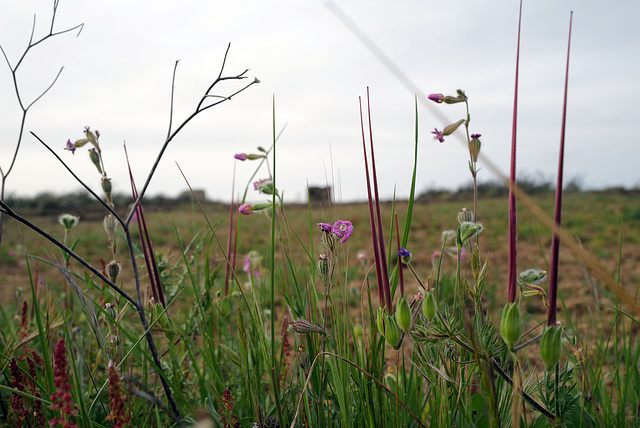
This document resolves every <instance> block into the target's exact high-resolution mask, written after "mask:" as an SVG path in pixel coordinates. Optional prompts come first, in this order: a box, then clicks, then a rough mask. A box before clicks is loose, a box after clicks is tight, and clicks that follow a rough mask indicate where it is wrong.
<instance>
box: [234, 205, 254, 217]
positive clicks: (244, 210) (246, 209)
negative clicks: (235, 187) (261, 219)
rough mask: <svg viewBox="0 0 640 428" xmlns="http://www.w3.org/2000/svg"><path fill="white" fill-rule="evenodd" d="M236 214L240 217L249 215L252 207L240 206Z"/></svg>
mask: <svg viewBox="0 0 640 428" xmlns="http://www.w3.org/2000/svg"><path fill="white" fill-rule="evenodd" d="M238 212H239V213H240V214H242V215H249V214H251V213H252V212H253V207H252V206H251V205H250V204H242V205H240V206H239V207H238Z"/></svg>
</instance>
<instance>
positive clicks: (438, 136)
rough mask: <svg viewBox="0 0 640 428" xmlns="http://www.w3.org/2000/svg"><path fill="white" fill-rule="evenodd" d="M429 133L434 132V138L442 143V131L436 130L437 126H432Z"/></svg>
mask: <svg viewBox="0 0 640 428" xmlns="http://www.w3.org/2000/svg"><path fill="white" fill-rule="evenodd" d="M431 133H432V134H434V137H433V138H434V139H436V140H438V141H440V142H441V143H444V134H443V133H442V131H438V128H434V129H433V131H431Z"/></svg>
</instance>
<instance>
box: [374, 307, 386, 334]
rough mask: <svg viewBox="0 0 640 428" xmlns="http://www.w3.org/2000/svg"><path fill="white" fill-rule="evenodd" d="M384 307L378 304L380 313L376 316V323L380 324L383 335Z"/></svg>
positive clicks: (379, 330)
mask: <svg viewBox="0 0 640 428" xmlns="http://www.w3.org/2000/svg"><path fill="white" fill-rule="evenodd" d="M384 316H385V313H384V309H382V308H381V307H380V306H378V315H377V317H376V325H377V326H378V333H380V335H381V336H382V337H385V336H384Z"/></svg>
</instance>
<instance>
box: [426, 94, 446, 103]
mask: <svg viewBox="0 0 640 428" xmlns="http://www.w3.org/2000/svg"><path fill="white" fill-rule="evenodd" d="M427 98H429V99H430V100H431V101H434V102H436V103H438V104H440V103H441V102H443V101H444V95H442V94H429V96H428V97H427Z"/></svg>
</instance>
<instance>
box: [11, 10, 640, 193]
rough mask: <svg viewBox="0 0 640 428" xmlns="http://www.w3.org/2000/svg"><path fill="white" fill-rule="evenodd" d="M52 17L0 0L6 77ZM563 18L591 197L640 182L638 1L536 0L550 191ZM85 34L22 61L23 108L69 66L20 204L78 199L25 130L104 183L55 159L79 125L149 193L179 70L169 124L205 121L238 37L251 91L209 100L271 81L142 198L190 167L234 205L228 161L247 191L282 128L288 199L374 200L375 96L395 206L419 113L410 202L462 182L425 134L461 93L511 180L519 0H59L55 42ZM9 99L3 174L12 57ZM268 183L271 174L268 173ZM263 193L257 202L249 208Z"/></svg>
mask: <svg viewBox="0 0 640 428" xmlns="http://www.w3.org/2000/svg"><path fill="white" fill-rule="evenodd" d="M52 5H53V2H47V1H43V0H38V1H36V0H25V1H16V0H0V44H1V45H2V47H3V48H4V50H5V53H6V54H7V57H8V58H9V61H10V63H11V65H12V66H15V64H16V62H17V60H18V58H19V57H20V55H22V52H23V51H24V48H25V46H26V44H27V43H28V40H29V35H30V32H31V27H32V22H33V16H34V14H35V15H36V16H37V20H36V29H35V36H34V38H35V39H38V38H40V37H42V36H43V35H45V34H47V32H48V30H49V27H50V20H51V11H52ZM571 11H573V33H572V45H571V59H570V70H569V91H568V92H569V99H568V109H567V128H566V153H565V173H564V175H565V179H566V180H569V179H578V180H580V181H581V182H582V184H583V185H584V186H585V187H588V188H605V187H610V186H625V187H632V186H640V168H638V167H637V164H638V160H640V145H639V144H638V143H639V141H638V138H639V137H638V136H639V135H640V120H639V117H638V111H639V109H638V103H637V100H638V99H639V98H640V97H639V96H640V86H639V85H638V83H637V76H638V75H640V55H639V53H640V52H639V51H638V46H640V26H638V25H637V24H636V19H637V17H638V16H640V2H631V1H623V0H613V1H610V2H607V3H606V4H605V3H602V2H597V1H594V0H582V1H578V0H568V1H558V0H535V1H532V0H529V1H526V0H525V1H524V4H523V17H522V19H523V21H522V33H521V52H520V58H521V62H520V91H519V104H518V133H517V141H518V150H517V164H518V174H519V176H533V175H535V174H542V175H543V176H544V177H545V178H548V179H550V180H554V181H555V174H556V170H557V162H558V147H559V141H560V133H561V117H562V103H563V93H564V76H565V67H566V54H567V40H568V30H569V18H570V12H571ZM347 22H349V23H347ZM81 23H83V24H84V27H83V28H82V31H81V33H80V34H79V35H78V34H77V31H75V32H70V33H66V34H62V35H59V36H56V37H54V38H51V39H49V40H47V41H45V42H43V43H42V44H41V45H39V46H36V47H35V48H33V49H32V50H31V51H30V52H29V54H28V56H27V57H26V58H25V60H24V62H23V63H22V64H21V66H20V68H19V69H18V73H17V75H18V86H19V89H20V92H21V94H22V96H23V97H24V100H25V102H26V103H29V102H31V101H32V100H33V99H34V98H35V97H37V96H38V95H39V94H40V93H41V92H42V91H43V89H45V88H47V87H48V86H49V85H50V83H51V82H52V81H53V79H54V78H55V76H56V74H57V73H58V71H59V69H60V68H61V67H64V69H63V71H62V73H61V75H60V77H59V78H58V80H57V81H56V83H55V85H54V86H53V87H52V89H51V90H50V91H49V92H48V93H47V94H46V95H45V96H44V97H42V98H41V99H40V100H39V101H38V102H37V103H35V104H34V105H33V106H32V107H31V108H30V110H29V112H28V116H27V121H26V124H25V131H26V133H25V136H24V138H23V141H22V145H21V147H20V151H19V153H18V157H17V161H16V164H15V166H14V169H13V170H12V172H11V174H10V175H9V176H8V177H7V180H6V192H7V193H8V194H13V195H16V196H33V195H36V194H38V193H40V192H43V191H53V192H58V193H66V192H70V191H75V190H77V189H78V188H79V185H78V183H77V182H76V181H75V180H74V179H73V178H72V177H71V176H70V174H69V173H68V172H67V171H66V170H65V169H64V167H63V166H62V165H61V164H60V163H59V162H58V161H57V160H56V159H55V158H54V157H53V156H52V155H51V153H49V152H48V151H47V150H46V149H45V148H44V147H43V146H42V145H41V144H40V143H39V142H38V141H37V140H36V139H35V138H33V137H32V136H31V135H30V134H29V131H32V132H34V133H36V134H37V135H38V136H39V137H40V138H41V139H42V140H44V141H45V142H46V143H47V144H49V145H50V146H51V147H53V148H54V149H55V150H56V151H57V153H58V154H59V155H60V156H61V157H62V158H63V159H64V161H65V162H66V163H67V164H68V165H69V167H70V168H72V169H73V171H74V172H76V173H77V174H78V175H79V176H80V177H81V178H82V179H83V180H85V181H86V183H87V184H88V185H89V186H90V187H92V188H93V189H96V190H98V189H99V186H100V181H99V176H98V173H97V172H96V170H95V168H94V167H93V165H92V164H91V163H90V161H89V158H88V154H87V150H86V148H83V149H78V150H77V151H76V153H75V155H72V154H71V153H69V152H66V151H63V150H62V149H63V147H64V145H65V142H66V141H67V139H71V140H72V141H74V140H76V139H79V138H82V136H83V134H82V131H83V129H84V127H85V126H90V127H91V128H92V129H97V130H99V131H100V133H101V138H100V144H101V148H102V151H103V156H104V161H105V167H106V170H107V172H108V174H109V176H110V177H111V178H112V182H113V187H114V190H115V191H116V192H123V193H125V192H129V188H130V187H129V181H128V172H127V169H126V162H125V158H124V151H123V143H125V142H126V146H127V150H128V152H129V158H130V160H131V165H132V169H133V173H134V176H135V178H136V182H137V184H138V187H139V188H140V187H141V186H142V184H143V183H144V181H145V179H146V177H147V174H148V173H149V170H150V168H151V167H152V165H153V163H154V162H155V160H156V156H157V154H158V151H159V150H160V147H161V146H162V143H163V142H164V139H165V137H166V134H167V129H168V124H169V112H170V95H171V81H172V73H173V69H174V64H175V62H176V61H177V60H179V63H178V67H177V74H176V79H175V94H174V107H173V124H174V127H175V126H177V125H178V124H180V123H181V122H182V121H183V120H184V119H185V118H187V117H188V116H189V115H190V114H191V113H192V112H193V111H194V110H195V107H196V105H197V104H198V102H199V101H200V98H201V97H202V95H203V94H204V92H205V91H206V89H207V88H208V87H209V85H210V84H211V83H212V82H213V80H214V79H215V78H216V77H217V75H218V73H219V71H220V66H221V63H222V59H223V57H224V53H225V50H226V49H227V45H228V44H229V43H230V44H231V48H230V50H229V54H228V57H227V62H226V65H225V69H224V72H223V75H225V76H234V75H237V74H240V73H242V72H243V71H245V70H247V69H248V71H247V73H246V76H248V79H247V80H242V81H233V80H230V81H224V82H221V83H220V84H219V85H217V86H216V89H215V91H214V93H215V94H216V95H224V96H226V95H229V94H231V93H233V92H235V91H236V90H238V89H240V88H241V87H243V86H244V85H245V84H247V83H248V82H249V81H251V80H253V79H254V78H257V79H259V80H260V83H259V84H256V85H252V86H250V87H249V88H248V89H246V90H245V91H244V92H242V93H240V94H238V95H237V96H235V97H233V98H232V99H231V100H229V101H227V102H224V103H222V104H220V105H218V106H216V107H213V108H211V109H208V110H207V111H205V112H203V113H201V114H200V115H199V116H197V117H196V118H195V119H193V120H192V121H190V122H189V123H188V124H187V125H186V126H185V128H184V129H183V130H182V131H181V132H180V133H179V134H178V135H177V136H176V138H175V139H174V140H173V141H172V142H171V144H170V145H169V147H168V149H167V151H166V152H165V153H164V156H163V158H162V159H161V161H160V164H159V166H158V169H157V170H156V173H155V175H154V178H153V180H152V182H151V185H150V186H149V189H148V194H150V195H157V194H164V195H167V196H175V195H177V194H179V193H181V192H182V191H184V190H185V189H186V188H187V185H186V183H185V180H184V178H183V177H182V175H181V173H180V171H179V169H178V166H177V165H179V166H180V168H181V169H182V171H183V172H184V173H185V175H186V177H187V179H188V181H189V183H190V184H191V186H192V187H193V188H196V189H203V190H205V191H206V195H207V197H208V199H212V200H220V201H228V200H230V197H231V194H232V182H233V176H234V173H233V171H234V167H235V170H236V173H235V177H236V179H235V181H236V184H235V189H236V192H241V191H242V190H243V189H244V188H245V186H247V184H248V183H249V182H250V180H251V176H252V174H253V173H254V172H255V168H256V167H257V162H249V161H247V162H240V161H236V160H234V158H233V156H234V154H236V153H241V152H245V153H255V152H256V150H257V147H258V146H262V147H265V148H268V147H270V146H271V143H272V141H273V135H274V132H273V124H274V120H275V129H276V133H280V132H281V131H282V132H281V135H280V137H279V139H278V142H277V144H276V182H277V187H278V189H279V190H280V192H281V193H283V194H284V198H285V201H286V200H289V201H303V200H305V198H306V196H305V195H306V185H307V184H309V185H312V186H315V185H320V186H322V185H325V184H327V183H329V184H331V185H332V186H334V196H335V199H336V200H337V201H343V202H349V201H361V200H365V199H366V190H365V189H366V188H365V174H364V165H363V155H362V137H361V130H360V116H359V98H360V97H362V99H363V100H366V93H367V88H369V91H370V102H371V120H372V126H373V135H374V144H375V148H376V161H377V168H378V180H379V187H380V193H381V197H382V198H383V199H388V198H391V197H392V195H393V194H394V191H395V192H396V195H397V197H399V198H406V197H407V196H408V194H409V190H410V183H411V171H412V167H413V152H414V143H415V126H416V104H417V112H418V114H417V122H418V173H417V180H416V186H417V192H418V193H419V192H421V191H424V190H427V189H429V188H449V189H455V188H457V187H458V186H460V185H464V184H467V183H469V182H470V174H469V171H468V165H467V160H468V152H467V149H466V147H465V146H464V145H463V144H461V140H460V139H458V138H447V140H446V141H445V142H444V143H439V142H437V141H435V140H434V139H433V135H432V134H430V131H432V130H433V129H434V128H438V129H442V128H443V127H444V126H445V125H447V124H448V123H451V122H455V121H457V120H458V119H461V118H464V116H465V110H464V105H463V104H455V105H438V104H435V103H430V102H429V101H428V100H426V95H427V94H429V93H444V94H454V93H455V91H456V89H458V88H461V89H463V90H465V92H466V93H467V95H468V97H469V108H470V115H471V123H470V131H471V132H472V133H481V134H482V139H481V140H482V144H483V145H482V154H481V156H482V157H486V158H487V159H489V160H490V161H491V162H492V163H493V164H495V165H496V166H497V167H498V168H499V169H500V170H502V171H503V172H505V173H506V172H507V171H508V168H509V157H510V150H511V149H510V147H511V128H512V115H513V93H514V79H515V58H516V42H517V28H518V2H517V1H514V0H508V1H507V0H497V1H490V2H489V1H477V0H460V1H456V2H442V1H434V0H407V1H399V2H389V1H381V0H335V1H333V2H325V1H321V0H312V1H306V0H272V1H268V2H267V1H259V0H245V1H236V2H229V1H225V2H222V1H218V0H213V1H212V0H206V1H205V0H194V1H189V2H178V1H158V0H154V1H150V0H139V1H135V2H131V1H122V0H112V1H109V2H86V1H81V0H60V2H59V4H58V10H57V15H56V21H55V25H54V31H61V30H64V29H67V28H71V27H74V26H76V25H78V24H81ZM357 34H359V35H357ZM364 39H366V41H364V42H363V40H364ZM0 60H3V58H0ZM0 94H2V96H1V97H0V167H1V168H2V169H3V171H5V172H6V170H7V168H8V167H9V165H10V161H11V158H12V156H13V152H14V150H15V142H16V140H17V135H18V131H19V123H20V117H21V110H20V107H19V105H18V104H17V102H16V97H15V91H14V87H13V82H12V80H11V74H10V72H9V68H8V66H7V64H6V62H0ZM416 100H417V102H416ZM365 120H366V119H365ZM458 132H460V131H458ZM460 135H463V134H462V133H461V134H460ZM271 166H273V165H271ZM480 167H481V168H482V167H483V163H482V162H480ZM267 176H268V171H267V170H266V169H261V170H260V171H259V172H258V173H257V175H256V179H257V178H266V177H267ZM494 178H495V177H494V176H493V174H492V172H491V171H490V170H489V169H488V168H486V167H485V168H482V170H481V171H480V173H479V180H480V181H483V180H492V179H494ZM250 190H251V189H250ZM261 198H263V196H261V195H258V194H256V193H254V192H253V191H252V190H251V191H250V192H249V200H250V201H260V200H262V199H261Z"/></svg>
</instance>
